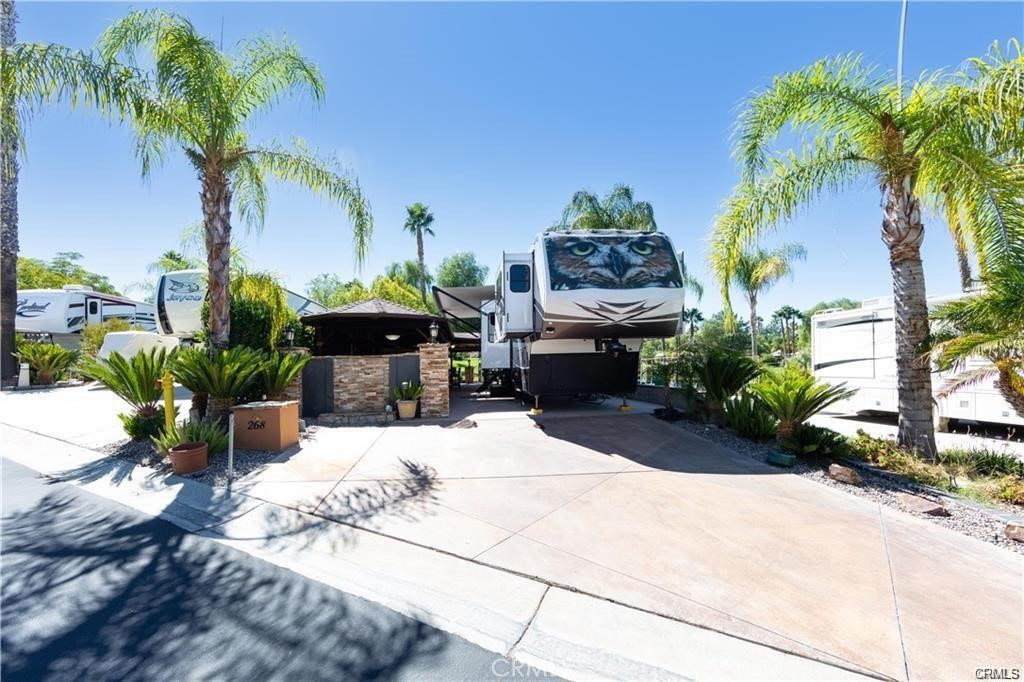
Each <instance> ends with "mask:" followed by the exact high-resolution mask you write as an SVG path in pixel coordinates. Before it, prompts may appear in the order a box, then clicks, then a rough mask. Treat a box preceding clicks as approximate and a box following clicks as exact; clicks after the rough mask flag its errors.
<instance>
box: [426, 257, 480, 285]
mask: <svg viewBox="0 0 1024 682" xmlns="http://www.w3.org/2000/svg"><path fill="white" fill-rule="evenodd" d="M487 271H488V267H487V266H486V265H480V264H479V263H477V262H476V256H474V255H473V254H472V253H470V252H469V251H459V252H458V253H453V254H452V255H450V256H448V257H447V258H445V259H444V260H443V261H441V266H440V267H439V268H438V269H437V285H438V286H440V287H478V286H480V285H481V284H483V283H484V281H485V280H486V279H487Z"/></svg>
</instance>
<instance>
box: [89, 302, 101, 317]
mask: <svg viewBox="0 0 1024 682" xmlns="http://www.w3.org/2000/svg"><path fill="white" fill-rule="evenodd" d="M99 311H100V304H99V302H98V301H89V314H90V315H95V314H97V313H98V312H99Z"/></svg>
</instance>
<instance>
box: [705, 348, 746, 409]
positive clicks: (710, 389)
mask: <svg viewBox="0 0 1024 682" xmlns="http://www.w3.org/2000/svg"><path fill="white" fill-rule="evenodd" d="M698 362H699V363H700V364H699V365H698V367H697V368H696V374H697V379H698V381H700V383H701V385H702V386H704V399H705V402H706V405H707V409H708V418H709V419H710V420H711V422H712V423H715V424H721V423H722V403H723V402H724V401H725V400H727V399H729V398H731V397H732V396H734V395H736V393H738V392H739V390H740V389H741V388H743V387H744V386H746V385H747V384H748V383H750V382H751V381H753V380H754V379H756V378H757V377H758V376H759V375H760V374H761V366H760V365H758V364H757V361H756V360H754V359H752V358H749V357H747V356H745V355H741V354H739V353H737V352H735V351H730V350H726V349H724V348H711V349H709V350H708V351H707V353H706V354H705V356H704V357H703V358H702V362H701V361H698Z"/></svg>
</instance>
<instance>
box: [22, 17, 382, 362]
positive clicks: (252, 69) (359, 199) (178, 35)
mask: <svg viewBox="0 0 1024 682" xmlns="http://www.w3.org/2000/svg"><path fill="white" fill-rule="evenodd" d="M4 56H5V62H7V64H9V65H10V67H11V68H9V69H7V68H5V73H4V77H3V81H2V86H3V95H4V96H5V97H14V98H17V100H18V101H19V102H20V103H21V104H22V105H23V106H24V107H25V109H26V111H27V112H29V113H30V112H32V111H34V110H35V109H38V108H39V107H41V106H44V105H46V104H49V103H51V102H53V101H55V100H61V99H63V100H67V101H69V103H71V104H72V105H74V104H76V103H77V104H82V103H84V104H86V105H88V106H93V107H96V108H98V109H99V110H100V111H102V112H104V113H107V114H109V115H112V116H115V117H121V118H123V119H126V120H128V121H129V122H130V123H131V125H132V128H133V129H134V131H135V138H136V140H135V151H136V154H137V156H138V157H139V160H140V162H141V166H142V174H143V175H144V176H148V175H149V173H150V172H151V170H152V169H153V168H155V167H156V166H158V165H159V164H161V163H162V162H163V161H164V160H165V159H166V158H167V156H168V155H169V154H170V153H171V151H172V150H174V149H179V150H181V151H182V152H183V153H184V155H185V157H186V159H187V160H188V161H189V163H190V164H191V165H192V166H193V167H194V168H195V170H196V172H197V174H198V176H199V181H200V184H201V191H200V198H201V204H202V214H203V229H204V234H205V246H206V257H207V258H206V260H207V266H208V270H209V295H210V306H209V308H210V312H209V319H208V322H209V332H210V339H211V341H212V343H213V344H214V345H215V346H218V347H224V346H226V345H227V344H228V334H229V327H230V317H229V306H230V302H229V296H228V281H229V273H230V265H231V263H230V261H231V233H232V227H233V223H232V214H233V212H234V213H237V214H238V215H239V216H240V217H241V219H242V221H243V222H244V223H245V224H246V225H247V226H249V227H250V228H253V229H257V230H258V229H260V228H261V227H262V226H263V223H264V216H265V213H266V207H267V180H268V179H273V180H278V181H283V182H288V183H294V184H298V185H301V186H303V187H306V188H307V189H309V190H311V191H313V192H314V193H316V194H317V195H319V196H321V197H324V198H327V199H329V200H331V201H334V202H335V203H337V204H339V205H340V206H341V207H343V208H344V209H345V210H346V211H347V213H348V218H349V221H350V222H351V224H352V227H353V230H354V234H355V251H356V259H357V262H360V263H361V262H362V260H363V259H364V258H365V256H366V253H367V249H368V245H369V241H370V236H371V232H372V227H373V223H372V219H371V216H370V210H369V206H368V204H367V202H366V200H365V199H364V198H363V195H362V193H361V191H360V188H359V185H358V182H357V181H356V180H355V179H354V178H353V177H351V176H350V175H348V174H347V173H346V172H344V171H343V170H342V169H341V168H340V166H339V164H338V163H337V162H336V161H334V160H333V159H328V160H322V159H320V158H318V156H317V155H316V154H315V153H313V152H311V151H309V150H307V148H306V147H305V145H304V144H303V143H302V142H301V140H296V141H295V142H294V143H293V144H292V145H287V146H286V145H283V144H278V143H273V144H268V145H261V144H254V143H253V142H252V141H250V139H249V135H248V129H249V127H250V125H251V124H252V120H253V119H254V118H255V117H258V116H260V115H262V114H264V113H266V112H267V111H268V110H269V109H271V108H272V107H273V106H274V105H275V104H277V103H278V101H279V100H280V99H281V98H282V97H284V96H286V95H290V94H305V95H308V96H309V97H310V99H311V100H312V101H313V102H314V103H319V102H321V101H322V100H323V97H324V83H323V79H322V77H321V75H320V72H319V70H318V69H317V68H316V66H315V65H314V64H312V63H311V62H310V61H308V60H307V59H306V58H304V57H303V56H302V55H301V54H300V52H299V50H298V49H297V47H296V46H295V45H294V44H292V43H291V42H289V41H287V40H274V39H271V38H266V37H259V38H254V39H251V40H247V41H243V42H242V43H240V44H239V47H238V50H237V52H236V53H235V54H231V55H229V54H227V53H224V52H222V51H221V50H219V49H218V47H217V44H216V42H215V41H214V40H213V39H211V38H209V37H207V36H204V35H202V34H201V33H200V32H199V31H197V30H196V28H195V27H194V26H193V25H192V24H191V22H189V21H188V20H187V19H185V18H184V17H181V16H178V15H175V14H169V13H166V12H163V11H160V10H147V11H133V12H130V13H129V14H127V15H126V16H125V17H123V18H122V19H119V20H117V21H115V22H114V23H113V24H112V25H110V26H109V27H108V28H107V29H106V30H105V31H104V32H103V34H102V35H101V36H100V38H99V41H98V43H97V47H96V52H94V53H85V52H80V51H74V50H69V49H67V48H64V47H61V46H57V45H38V44H20V43H19V44H15V46H14V47H13V48H11V49H10V50H7V51H5V55H4ZM5 66H6V64H5ZM3 123H4V129H5V130H6V131H11V130H13V131H15V134H16V135H17V136H18V139H19V140H20V139H21V131H20V130H19V129H18V127H17V124H18V121H17V120H12V119H11V118H10V117H8V116H6V115H5V116H4V121H3Z"/></svg>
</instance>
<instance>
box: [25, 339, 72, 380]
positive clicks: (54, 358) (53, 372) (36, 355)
mask: <svg viewBox="0 0 1024 682" xmlns="http://www.w3.org/2000/svg"><path fill="white" fill-rule="evenodd" d="M15 355H16V356H17V357H18V359H19V360H20V361H21V362H27V363H28V366H29V367H30V368H31V369H32V371H33V372H35V378H34V381H33V383H36V384H40V385H44V386H46V385H49V384H52V383H53V382H54V381H56V380H57V379H60V378H61V377H62V376H64V375H65V374H67V372H68V370H70V369H71V368H72V367H73V366H74V365H75V363H76V362H78V358H79V357H80V355H81V354H80V353H79V352H78V351H75V350H68V349H67V348H61V347H60V346H58V345H56V344H53V343H41V342H33V341H26V342H22V343H21V344H20V345H19V346H18V352H16V353H15Z"/></svg>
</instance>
